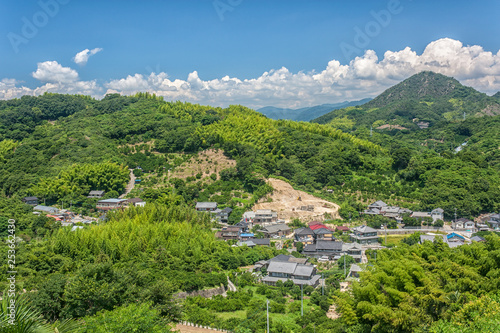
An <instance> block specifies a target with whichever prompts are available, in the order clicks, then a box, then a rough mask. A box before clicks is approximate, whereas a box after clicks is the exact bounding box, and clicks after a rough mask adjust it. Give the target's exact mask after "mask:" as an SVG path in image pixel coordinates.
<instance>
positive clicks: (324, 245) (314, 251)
mask: <svg viewBox="0 0 500 333" xmlns="http://www.w3.org/2000/svg"><path fill="white" fill-rule="evenodd" d="M342 246H343V243H342V242H335V241H331V240H330V241H327V240H318V241H316V243H315V244H307V245H306V246H305V247H304V251H303V252H302V253H303V254H304V255H306V256H309V257H314V258H321V257H323V256H327V257H328V258H329V259H332V258H333V257H335V256H338V255H340V254H341V253H342Z"/></svg>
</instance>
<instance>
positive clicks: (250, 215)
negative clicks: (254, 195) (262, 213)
mask: <svg viewBox="0 0 500 333" xmlns="http://www.w3.org/2000/svg"><path fill="white" fill-rule="evenodd" d="M254 220H255V212H252V211H248V212H244V213H243V216H242V217H241V221H243V222H249V223H253V221H254Z"/></svg>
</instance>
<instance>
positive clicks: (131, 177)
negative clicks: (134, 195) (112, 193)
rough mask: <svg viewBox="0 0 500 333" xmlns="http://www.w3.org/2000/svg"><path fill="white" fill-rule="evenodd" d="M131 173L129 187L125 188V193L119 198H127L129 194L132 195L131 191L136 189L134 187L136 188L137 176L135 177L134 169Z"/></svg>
mask: <svg viewBox="0 0 500 333" xmlns="http://www.w3.org/2000/svg"><path fill="white" fill-rule="evenodd" d="M129 171H130V181H129V182H128V184H127V187H125V193H123V194H122V195H120V196H119V197H118V198H120V199H121V198H125V196H126V195H127V194H129V193H130V191H132V190H133V189H134V186H135V175H134V169H129Z"/></svg>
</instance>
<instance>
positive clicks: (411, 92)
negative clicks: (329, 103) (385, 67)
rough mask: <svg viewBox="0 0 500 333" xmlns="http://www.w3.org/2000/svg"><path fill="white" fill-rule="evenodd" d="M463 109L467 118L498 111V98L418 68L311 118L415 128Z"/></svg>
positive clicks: (350, 125) (454, 117)
mask: <svg viewBox="0 0 500 333" xmlns="http://www.w3.org/2000/svg"><path fill="white" fill-rule="evenodd" d="M464 113H465V114H466V117H469V118H470V117H480V116H493V115H498V114H500V102H499V100H498V98H496V97H495V96H493V97H490V96H487V95H486V94H484V93H480V92H478V91H476V90H475V89H473V88H470V87H466V86H464V85H462V84H461V83H460V82H458V81H457V80H455V79H454V78H451V77H447V76H444V75H442V74H437V73H433V72H421V73H419V74H416V75H413V76H412V77H410V78H408V79H406V80H404V81H403V82H401V83H399V84H397V85H395V86H393V87H391V88H389V89H387V90H386V91H384V92H383V93H382V94H380V95H379V96H377V97H376V98H375V99H373V100H371V101H370V102H368V103H366V104H363V105H361V106H357V107H348V108H344V109H340V110H335V111H332V112H330V113H328V114H325V115H323V116H321V117H319V118H317V119H314V120H312V121H313V122H316V123H320V124H326V123H330V124H332V125H333V126H335V127H339V126H343V127H344V128H346V129H352V128H355V127H360V126H364V127H368V128H369V127H373V128H374V129H375V128H379V127H380V126H384V125H386V129H387V128H389V129H391V128H396V129H398V130H404V129H408V130H412V131H416V130H419V129H420V127H422V123H425V125H424V126H429V127H432V126H434V125H436V124H438V123H439V122H440V121H453V120H459V119H463V115H464ZM419 123H420V126H419ZM387 125H391V126H393V127H387ZM396 126H397V127H396ZM381 129H382V128H381Z"/></svg>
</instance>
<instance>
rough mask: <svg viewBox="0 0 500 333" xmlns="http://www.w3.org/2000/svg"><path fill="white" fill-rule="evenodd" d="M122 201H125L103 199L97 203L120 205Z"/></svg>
mask: <svg viewBox="0 0 500 333" xmlns="http://www.w3.org/2000/svg"><path fill="white" fill-rule="evenodd" d="M123 201H127V199H114V198H113V199H104V200H99V201H97V203H120V202H123Z"/></svg>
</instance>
